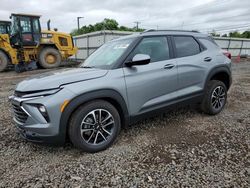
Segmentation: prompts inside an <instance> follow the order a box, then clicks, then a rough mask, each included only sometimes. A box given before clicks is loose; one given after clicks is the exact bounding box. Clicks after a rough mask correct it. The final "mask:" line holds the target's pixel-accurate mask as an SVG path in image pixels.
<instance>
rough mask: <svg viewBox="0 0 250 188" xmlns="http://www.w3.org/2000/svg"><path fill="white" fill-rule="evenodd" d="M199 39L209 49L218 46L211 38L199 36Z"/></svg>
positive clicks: (214, 48) (217, 47) (216, 48)
mask: <svg viewBox="0 0 250 188" xmlns="http://www.w3.org/2000/svg"><path fill="white" fill-rule="evenodd" d="M199 41H200V42H201V43H202V44H203V45H204V46H205V47H206V48H207V49H210V50H218V49H220V47H219V46H218V44H216V43H215V41H214V40H213V39H211V38H209V37H208V38H199Z"/></svg>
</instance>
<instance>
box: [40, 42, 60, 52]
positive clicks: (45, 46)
mask: <svg viewBox="0 0 250 188" xmlns="http://www.w3.org/2000/svg"><path fill="white" fill-rule="evenodd" d="M48 47H51V48H55V49H57V50H59V49H58V47H57V46H56V45H55V44H40V45H39V48H38V54H39V55H40V53H41V51H42V50H43V49H45V48H48Z"/></svg>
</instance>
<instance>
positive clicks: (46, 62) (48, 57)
mask: <svg viewBox="0 0 250 188" xmlns="http://www.w3.org/2000/svg"><path fill="white" fill-rule="evenodd" d="M61 61H62V57H61V54H60V52H59V51H58V50H57V49H55V48H52V47H47V48H44V49H43V50H42V51H41V53H40V55H39V64H40V66H41V67H43V68H45V69H51V68H55V67H59V66H60V64H61Z"/></svg>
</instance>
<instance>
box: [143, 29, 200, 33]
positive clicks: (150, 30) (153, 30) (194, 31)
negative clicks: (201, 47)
mask: <svg viewBox="0 0 250 188" xmlns="http://www.w3.org/2000/svg"><path fill="white" fill-rule="evenodd" d="M161 31H177V32H192V33H199V31H196V30H176V29H173V30H171V29H166V30H155V29H148V30H145V31H143V32H142V33H147V32H161Z"/></svg>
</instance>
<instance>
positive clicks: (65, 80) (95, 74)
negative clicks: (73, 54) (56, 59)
mask: <svg viewBox="0 0 250 188" xmlns="http://www.w3.org/2000/svg"><path fill="white" fill-rule="evenodd" d="M107 72H108V71H107V70H102V69H88V68H71V69H61V70H57V71H51V72H47V73H43V74H39V75H36V76H32V77H30V78H28V79H25V80H24V81H22V82H20V83H19V84H18V85H17V87H16V91H20V92H27V91H38V90H46V89H54V88H58V87H60V86H62V85H65V84H70V83H74V82H80V81H85V80H90V79H95V78H100V77H102V76H104V75H105V74H106V73H107Z"/></svg>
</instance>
